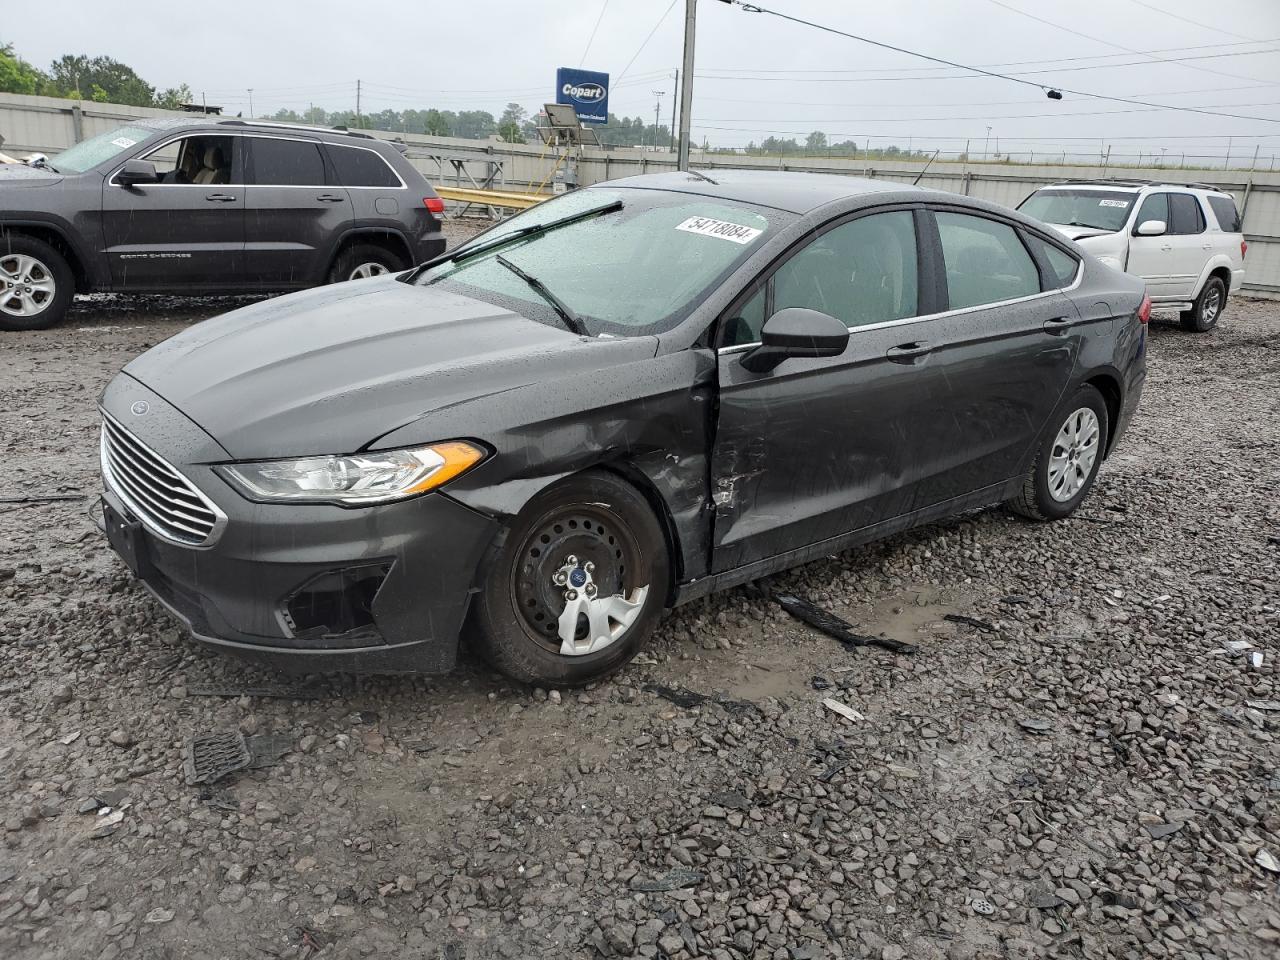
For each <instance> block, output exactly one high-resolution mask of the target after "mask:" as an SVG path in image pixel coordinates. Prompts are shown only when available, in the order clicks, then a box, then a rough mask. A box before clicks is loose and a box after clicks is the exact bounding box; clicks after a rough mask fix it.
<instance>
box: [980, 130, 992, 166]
mask: <svg viewBox="0 0 1280 960" xmlns="http://www.w3.org/2000/svg"><path fill="white" fill-rule="evenodd" d="M982 159H983V160H990V159H991V128H990V127H987V139H986V142H985V143H983V145H982Z"/></svg>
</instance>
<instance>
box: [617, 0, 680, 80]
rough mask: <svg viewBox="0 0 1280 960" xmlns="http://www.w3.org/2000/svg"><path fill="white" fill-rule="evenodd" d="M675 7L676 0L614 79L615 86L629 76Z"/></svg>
mask: <svg viewBox="0 0 1280 960" xmlns="http://www.w3.org/2000/svg"><path fill="white" fill-rule="evenodd" d="M675 5H676V0H671V4H670V6H668V7H667V9H666V10H663V11H662V16H660V17H659V18H658V22H657V23H655V24H654V25H653V29H652V30H650V31H649V35H648V36H647V37H645V38H644V40H643V41H642V42H641V44H640V47H639V49H637V50H636V52H635V53H634V54H632V56H631V59H630V60H628V61H627V65H626V66H625V67H623V68H622V72H621V73H620V74H618V75H617V76H616V77H614V78H613V85H615V86H616V85H617V82H618V81H619V80H621V79H622V78H623V77H625V76H626V75H627V71H628V70H630V69H631V65H632V64H633V63H635V62H636V57H638V56H640V54H641V52H642V51H643V50H644V48H645V47H646V46H648V45H649V41H650V40H652V39H653V35H654V34H655V33H657V32H658V28H659V27H660V26H662V21H663V20H665V19H667V14H669V13H670V12H671V8H672V7H674V6H675Z"/></svg>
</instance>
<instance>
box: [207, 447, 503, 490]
mask: <svg viewBox="0 0 1280 960" xmlns="http://www.w3.org/2000/svg"><path fill="white" fill-rule="evenodd" d="M484 458H485V451H484V450H483V449H481V448H480V447H477V446H476V445H475V444H471V443H467V442H465V441H463V440H451V441H449V442H447V443H433V444H431V445H430V446H428V447H414V448H412V449H409V450H380V451H377V452H375V453H354V454H351V455H350V456H326V457H303V458H301V459H299V460H268V461H264V462H260V463H236V464H227V465H224V466H221V467H218V468H217V469H218V470H219V471H220V472H221V473H222V475H223V476H224V477H226V478H227V479H228V480H229V481H231V482H232V483H233V484H234V485H235V486H236V487H237V488H239V490H240V491H241V492H242V493H244V494H245V495H246V496H247V497H248V498H249V499H250V500H267V501H289V502H292V503H340V504H347V505H360V504H368V503H386V502H388V501H390V500H403V499H404V498H405V497H413V496H417V495H418V494H420V493H426V492H427V491H428V490H434V489H436V487H439V486H441V485H442V484H445V483H448V482H449V481H450V480H452V479H453V478H454V477H457V476H459V475H460V474H462V473H465V472H466V471H467V470H470V469H471V468H472V467H474V466H475V465H476V464H477V463H479V462H480V461H481V460H483V459H484Z"/></svg>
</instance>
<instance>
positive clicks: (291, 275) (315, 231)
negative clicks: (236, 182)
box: [243, 135, 351, 289]
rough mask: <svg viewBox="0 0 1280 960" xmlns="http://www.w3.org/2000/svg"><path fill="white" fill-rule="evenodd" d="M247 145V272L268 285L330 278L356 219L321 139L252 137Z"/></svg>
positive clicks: (253, 279)
mask: <svg viewBox="0 0 1280 960" xmlns="http://www.w3.org/2000/svg"><path fill="white" fill-rule="evenodd" d="M243 139H244V141H245V144H246V148H247V149H246V173H247V178H246V181H247V184H246V190H245V271H246V275H247V279H248V281H249V282H250V283H252V284H255V285H257V286H260V287H263V288H267V289H288V288H292V287H303V286H311V285H313V284H316V283H321V282H323V281H324V278H325V273H326V271H327V270H328V267H329V264H328V257H329V252H330V251H331V250H332V249H333V245H334V242H335V240H336V238H337V237H338V236H339V235H340V234H342V233H343V232H345V230H346V229H347V227H348V226H349V225H350V223H351V200H350V197H349V196H348V193H347V191H346V189H345V188H344V187H342V186H339V185H337V183H336V178H335V177H334V175H333V173H332V171H331V170H330V168H329V165H328V163H327V162H326V160H325V156H324V152H323V150H322V148H321V146H320V143H319V142H318V141H316V140H308V139H303V138H296V137H275V136H265V135H263V136H256V135H255V136H250V137H244V138H243Z"/></svg>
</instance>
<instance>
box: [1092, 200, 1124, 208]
mask: <svg viewBox="0 0 1280 960" xmlns="http://www.w3.org/2000/svg"><path fill="white" fill-rule="evenodd" d="M1128 205H1129V201H1128V200H1099V201H1098V206H1100V207H1120V208H1122V209H1123V208H1124V207H1127V206H1128Z"/></svg>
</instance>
